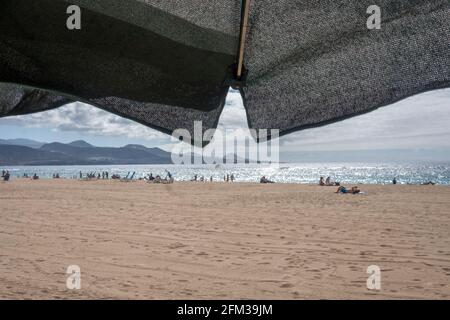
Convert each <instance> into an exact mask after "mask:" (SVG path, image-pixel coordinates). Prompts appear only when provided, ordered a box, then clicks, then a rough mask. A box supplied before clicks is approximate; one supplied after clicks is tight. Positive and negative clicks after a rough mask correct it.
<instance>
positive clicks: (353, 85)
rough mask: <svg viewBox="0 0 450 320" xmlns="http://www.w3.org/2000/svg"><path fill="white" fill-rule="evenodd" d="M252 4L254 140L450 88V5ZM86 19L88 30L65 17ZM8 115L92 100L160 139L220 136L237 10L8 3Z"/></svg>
mask: <svg viewBox="0 0 450 320" xmlns="http://www.w3.org/2000/svg"><path fill="white" fill-rule="evenodd" d="M373 2H374V1H371V0H358V1H350V0H344V1H332V0H320V1H319V0H302V1H295V0H278V1H265V0H253V1H252V3H251V6H250V13H249V27H248V30H247V41H246V44H245V59H244V64H245V67H246V69H247V70H248V73H247V76H246V81H245V82H243V84H242V87H241V93H242V95H243V98H244V105H245V107H246V109H247V115H248V121H249V125H250V127H251V128H257V129H258V128H264V129H280V133H281V134H284V133H288V132H291V131H294V130H299V129H302V128H307V127H311V126H316V125H321V124H324V123H329V122H332V121H336V120H339V119H342V118H346V117H350V116H353V115H356V114H360V113H363V112H367V111H370V110H373V109H374V108H377V107H380V106H383V105H386V104H389V103H392V102H395V101H397V100H399V99H402V98H405V97H407V96H410V95H413V94H416V93H419V92H423V91H426V90H431V89H437V88H443V87H448V86H449V84H450V1H448V0H432V1H422V0H421V1H419V0H390V1H389V0H378V1H376V4H377V5H378V6H379V7H380V8H381V10H382V25H381V30H368V29H367V27H366V20H367V17H368V14H367V13H366V10H367V8H368V7H369V6H370V5H372V4H374V3H373ZM71 4H76V5H78V6H80V7H81V9H82V11H81V14H82V19H81V22H82V24H81V26H82V28H81V30H72V31H71V30H68V29H67V28H66V20H67V18H68V16H69V15H68V14H67V13H66V9H67V7H68V6H69V5H71ZM0 6H1V10H0V116H9V115H18V114H26V113H32V112H38V111H43V110H48V109H52V108H56V107H59V106H61V105H64V104H66V103H68V102H71V101H82V102H86V103H89V104H92V105H94V106H97V107H99V108H102V109H104V110H107V111H110V112H113V113H115V114H118V115H121V116H123V117H126V118H129V119H132V120H135V121H138V122H140V123H142V124H144V125H147V126H150V127H153V128H156V129H158V130H160V131H163V132H166V133H171V132H172V131H173V130H175V129H177V128H185V129H188V130H190V131H192V128H193V123H194V121H202V122H203V129H204V130H206V129H209V128H215V127H216V125H217V121H218V119H219V116H220V113H221V111H222V109H223V106H224V102H225V98H226V95H227V92H228V90H229V85H230V83H231V82H232V81H231V80H232V78H233V70H234V69H233V68H234V65H235V63H236V53H237V50H238V45H239V33H240V22H241V1H239V0H208V1H206V0H171V1H167V0H95V1H93V0H71V1H63V0H34V1H29V0H2V1H1V4H0Z"/></svg>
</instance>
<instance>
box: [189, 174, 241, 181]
mask: <svg viewBox="0 0 450 320" xmlns="http://www.w3.org/2000/svg"><path fill="white" fill-rule="evenodd" d="M235 180H236V178H235V176H234V174H233V173H232V174H229V173H227V174H226V175H224V176H223V182H234V181H235ZM191 181H192V182H208V178H205V176H200V177H199V176H198V174H195V175H194V177H193V178H192V179H191ZM209 182H214V177H213V176H210V177H209Z"/></svg>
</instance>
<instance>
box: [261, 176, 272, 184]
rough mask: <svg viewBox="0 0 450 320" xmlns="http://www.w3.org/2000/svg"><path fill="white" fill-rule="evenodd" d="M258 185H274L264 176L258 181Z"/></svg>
mask: <svg viewBox="0 0 450 320" xmlns="http://www.w3.org/2000/svg"><path fill="white" fill-rule="evenodd" d="M259 182H260V183H275V182H273V181H270V180H269V179H267V178H266V177H265V176H263V177H262V178H261V179H260V180H259Z"/></svg>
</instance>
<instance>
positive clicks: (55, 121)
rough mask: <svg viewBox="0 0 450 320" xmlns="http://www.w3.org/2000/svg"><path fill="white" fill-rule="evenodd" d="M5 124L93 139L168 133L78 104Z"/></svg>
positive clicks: (7, 120) (160, 136) (151, 137)
mask: <svg viewBox="0 0 450 320" xmlns="http://www.w3.org/2000/svg"><path fill="white" fill-rule="evenodd" d="M2 124H3V125H13V126H20V127H32V128H48V129H50V130H53V131H56V132H58V131H61V132H75V133H77V132H78V133H80V134H81V133H82V134H88V135H94V136H105V137H127V138H130V139H134V138H139V139H145V140H155V139H167V136H166V135H165V134H163V133H160V132H158V131H156V130H153V129H150V128H147V127H145V126H143V125H141V124H139V123H136V122H134V121H131V120H128V119H125V118H122V117H119V116H116V115H114V114H112V113H108V112H106V111H103V110H101V109H98V108H95V107H92V106H90V105H87V104H84V103H79V102H76V103H71V104H68V105H65V106H63V107H61V108H58V109H54V110H50V111H46V112H41V113H35V114H30V115H24V116H16V117H9V118H4V119H0V125H2Z"/></svg>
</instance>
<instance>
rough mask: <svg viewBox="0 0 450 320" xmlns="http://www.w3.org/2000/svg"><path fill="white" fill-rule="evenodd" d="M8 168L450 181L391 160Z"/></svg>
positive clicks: (186, 176)
mask: <svg viewBox="0 0 450 320" xmlns="http://www.w3.org/2000/svg"><path fill="white" fill-rule="evenodd" d="M0 170H9V171H10V173H11V176H12V177H13V178H16V177H22V176H23V175H24V174H28V175H29V176H31V175H33V174H37V175H38V176H39V177H40V178H52V177H53V175H54V174H59V175H60V177H61V178H69V179H74V178H75V179H76V178H78V177H79V172H80V171H81V172H82V173H83V175H84V176H85V175H86V173H97V174H98V173H101V172H104V171H107V172H109V175H110V176H111V175H112V174H118V175H120V176H122V177H124V176H126V175H127V173H133V172H136V175H135V178H137V179H138V178H143V177H144V176H146V175H147V174H150V173H152V174H153V176H156V175H160V176H161V177H163V178H164V177H165V176H166V175H167V172H166V170H169V171H170V172H171V174H172V175H173V177H174V178H175V180H176V181H189V180H191V179H192V178H193V177H194V175H197V177H198V178H200V177H202V176H203V177H204V178H205V180H208V181H209V179H210V177H213V180H214V181H223V179H224V176H226V175H227V174H229V175H231V174H233V175H234V177H235V179H236V182H259V179H260V178H261V177H262V176H266V178H268V179H270V180H273V181H275V182H277V183H302V184H317V183H318V181H319V178H320V177H321V176H323V177H324V178H326V177H328V176H330V177H331V179H332V181H339V182H341V183H344V184H345V183H350V184H356V183H359V184H390V183H392V179H393V178H394V177H396V178H397V181H398V183H399V184H421V183H424V182H428V181H432V182H435V183H438V184H445V185H450V163H420V164H417V163H415V164H398V163H396V164H388V163H295V164H294V163H289V164H287V163H285V164H280V165H278V166H267V165H257V164H252V165H250V164H244V165H243V164H241V165H218V166H215V165H197V166H194V165H106V166H13V167H0Z"/></svg>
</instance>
